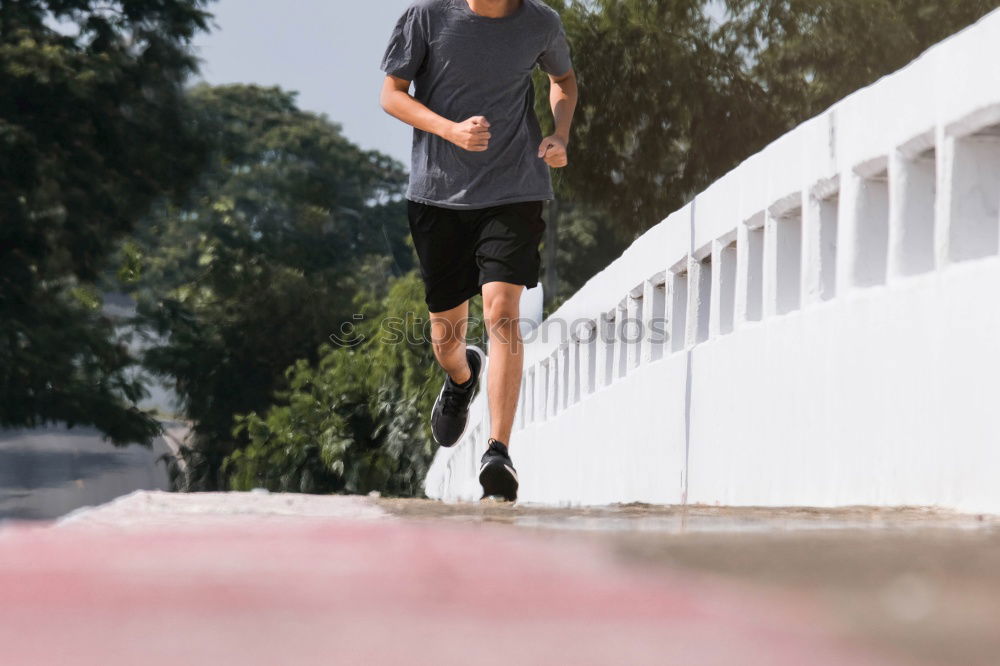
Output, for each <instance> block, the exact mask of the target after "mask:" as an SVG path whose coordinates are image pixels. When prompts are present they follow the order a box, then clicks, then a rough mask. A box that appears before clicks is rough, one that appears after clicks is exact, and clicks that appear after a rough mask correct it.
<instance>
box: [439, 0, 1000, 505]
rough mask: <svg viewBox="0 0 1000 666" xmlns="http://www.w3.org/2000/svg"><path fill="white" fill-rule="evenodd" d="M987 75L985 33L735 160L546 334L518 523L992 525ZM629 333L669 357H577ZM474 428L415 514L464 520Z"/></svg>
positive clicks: (993, 75) (993, 264)
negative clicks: (568, 515) (599, 508)
mask: <svg viewBox="0 0 1000 666" xmlns="http://www.w3.org/2000/svg"><path fill="white" fill-rule="evenodd" d="M998 62H1000V12H994V13H992V14H990V15H989V16H987V17H986V18H984V19H983V20H982V21H980V22H979V23H978V24H976V25H975V26H972V27H971V28H969V29H967V30H965V31H964V32H962V33H960V34H959V35H956V36H955V37H952V38H951V39H949V40H947V41H945V42H943V43H941V44H939V45H938V46H936V47H934V48H933V49H931V50H930V51H928V52H927V53H925V54H924V55H923V56H922V57H920V58H919V59H918V60H917V61H915V62H914V63H912V64H911V65H909V66H908V67H906V68H905V69H903V70H901V71H900V72H897V73H896V74H893V75H891V76H889V77H886V78H884V79H882V80H880V81H878V82H877V83H875V84H874V85H872V86H870V87H868V88H865V89H863V90H861V91H859V92H857V93H855V94H853V95H851V96H850V97H848V98H847V99H845V100H843V101H842V102H840V103H839V104H837V105H836V106H834V107H833V108H831V109H830V110H828V111H827V112H826V113H824V114H822V115H821V116H818V117H816V118H814V119H812V120H810V121H808V122H806V123H805V124H803V125H802V126H800V127H798V128H796V129H795V130H793V131H791V132H789V133H788V134H786V135H785V136H783V137H782V138H780V139H779V140H777V141H776V142H774V143H773V144H772V145H770V146H768V147H767V148H766V149H765V150H764V151H762V152H761V153H759V154H757V155H755V156H754V157H752V158H750V159H748V160H747V161H746V162H744V163H743V164H741V165H740V166H739V167H738V168H736V169H735V170H733V171H732V172H730V173H729V174H728V175H726V176H725V177H723V178H722V179H721V180H719V181H718V182H717V183H715V184H714V185H713V186H712V187H710V188H709V189H708V190H707V191H705V192H703V193H702V194H700V195H698V196H697V197H696V198H695V199H694V201H692V202H691V203H690V204H689V205H687V206H686V207H684V208H683V209H681V210H679V211H677V212H676V213H674V214H673V215H671V216H670V217H668V218H667V219H666V220H664V221H663V222H662V223H660V224H659V225H658V226H656V227H654V228H653V229H651V230H650V231H649V232H647V233H646V234H645V235H643V236H642V237H641V238H639V239H638V240H637V241H636V242H635V243H634V244H633V245H632V246H631V247H630V248H628V250H626V252H625V253H624V254H623V255H622V256H621V258H619V259H618V260H616V261H615V262H614V263H613V264H612V265H611V266H609V267H608V268H607V269H606V270H605V271H603V272H602V273H600V274H599V275H597V276H595V277H594V278H593V279H592V280H590V281H589V282H588V283H587V284H586V285H585V286H584V287H583V288H582V289H581V290H580V291H579V292H578V293H577V294H575V295H574V296H573V297H572V298H571V299H570V300H569V301H567V302H566V303H565V305H563V307H561V308H560V309H559V310H558V311H557V312H556V313H554V314H553V315H552V316H551V317H550V318H549V319H548V320H546V323H545V324H544V325H543V327H542V329H541V331H543V332H544V333H545V335H543V336H542V337H543V338H545V339H535V340H534V341H531V342H530V343H529V344H528V345H526V365H525V376H524V381H523V383H522V388H521V398H522V400H521V407H520V409H519V412H518V415H517V418H516V424H515V434H514V435H513V437H512V447H511V453H512V456H513V458H514V462H515V464H516V466H517V467H518V470H519V474H520V477H521V499H522V500H523V501H527V502H540V503H550V504H561V503H582V504H603V503H614V502H650V503H670V504H676V503H701V504H728V505H813V506H833V505H848V504H870V505H937V506H942V507H949V508H954V509H958V510H967V511H985V512H1000V68H998V67H997V63H998ZM564 322H570V323H571V322H578V323H579V322H583V325H576V326H573V327H572V329H571V330H566V326H565V324H564ZM636 322H640V323H642V324H645V325H646V327H647V328H649V327H651V326H654V325H656V322H665V324H664V325H663V326H662V327H659V328H664V329H665V330H666V333H667V334H666V335H665V336H654V335H649V334H648V330H647V334H646V335H643V336H641V339H640V340H638V341H636V340H635V336H634V335H628V336H622V335H617V336H614V338H615V339H610V336H597V339H594V336H593V335H592V333H593V332H594V331H595V330H597V331H604V332H614V331H618V332H619V333H620V332H621V329H622V328H623V327H624V328H625V329H626V331H631V332H635V331H636V330H637V326H636ZM472 419H473V422H472V424H471V427H470V429H469V431H468V433H467V435H466V436H465V438H464V439H463V440H462V441H461V442H460V443H459V444H458V445H457V446H456V447H455V448H453V449H442V450H440V451H439V452H438V455H437V457H436V459H435V461H434V465H433V466H432V469H431V471H430V473H429V474H428V477H427V481H426V490H427V494H428V495H429V496H431V497H435V498H442V499H448V500H450V499H476V498H478V496H479V493H480V490H479V487H478V483H477V479H476V472H477V467H478V459H479V456H480V455H481V452H482V451H483V450H484V448H485V440H486V437H487V436H488V435H489V433H488V415H487V413H486V405H485V400H484V399H483V397H482V396H481V398H480V399H479V400H478V401H477V403H476V404H475V405H474V407H473V414H472Z"/></svg>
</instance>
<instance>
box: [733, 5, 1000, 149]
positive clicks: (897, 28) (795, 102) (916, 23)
mask: <svg viewBox="0 0 1000 666" xmlns="http://www.w3.org/2000/svg"><path fill="white" fill-rule="evenodd" d="M726 4H727V6H728V8H729V10H730V15H731V19H730V21H729V22H728V23H727V24H726V26H725V27H724V30H723V32H724V35H725V40H726V42H727V43H729V44H731V45H735V46H736V47H737V48H738V49H739V50H740V52H743V53H746V54H747V55H748V57H749V63H750V65H751V68H750V73H751V75H752V77H753V79H754V80H755V81H756V82H757V83H758V84H759V85H760V86H761V89H762V90H764V91H766V93H767V95H768V96H769V97H771V98H772V99H773V100H774V102H775V105H774V110H775V112H776V116H777V118H778V120H780V122H781V125H780V127H779V128H778V130H777V131H778V133H779V134H780V133H783V132H784V131H786V130H787V129H790V128H791V127H793V126H795V125H797V124H798V123H801V122H803V121H804V120H807V119H808V118H811V117H812V116H814V115H816V114H818V113H821V112H822V111H824V110H825V109H827V108H828V107H830V106H831V105H833V104H834V103H835V102H837V101H839V100H840V99H842V98H843V97H846V96H847V95H849V94H851V93H852V92H854V91H855V90H858V89H860V88H863V87H864V86H867V85H868V84H870V83H873V82H875V81H876V80H877V79H878V78H880V77H882V76H885V75H886V74H889V73H892V72H894V71H896V70H898V69H900V68H902V67H903V66H905V65H906V64H907V63H909V62H910V61H911V60H913V59H914V58H916V57H917V56H918V55H920V53H922V52H923V51H925V50H926V49H928V48H930V47H931V46H933V45H934V44H936V43H938V42H940V41H941V40H943V39H945V38H947V37H949V36H950V35H952V34H954V33H956V32H958V31H959V30H961V29H962V28H965V27H966V26H968V25H970V24H972V23H974V22H975V21H976V20H978V19H979V18H981V17H982V16H983V15H985V14H986V13H988V12H990V11H992V10H994V9H996V8H997V7H1000V0H962V1H961V2H949V1H947V0H824V1H822V2H817V1H816V0H728V1H727V3H726Z"/></svg>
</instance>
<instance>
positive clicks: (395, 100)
mask: <svg viewBox="0 0 1000 666" xmlns="http://www.w3.org/2000/svg"><path fill="white" fill-rule="evenodd" d="M382 108H383V109H385V111H386V113H388V114H389V115H391V116H394V117H396V118H399V119H400V120H402V121H403V122H404V123H406V124H407V125H412V126H413V127H416V128H417V129H419V130H423V131H425V132H430V133H431V134H436V135H438V136H441V137H443V136H444V135H445V132H446V131H447V130H448V129H449V128H450V127H451V126H452V125H454V122H452V121H451V120H448V119H447V118H445V117H443V116H440V115H438V114H436V113H434V112H433V111H431V110H430V109H428V108H427V106H425V105H424V104H422V103H421V102H419V101H417V100H416V99H414V98H413V96H412V95H410V94H409V93H406V92H403V91H402V90H392V91H389V92H386V93H385V94H384V95H383V97H382Z"/></svg>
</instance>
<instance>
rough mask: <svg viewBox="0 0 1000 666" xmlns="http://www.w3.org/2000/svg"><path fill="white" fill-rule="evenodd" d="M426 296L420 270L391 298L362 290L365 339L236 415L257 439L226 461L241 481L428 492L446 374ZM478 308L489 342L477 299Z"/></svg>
mask: <svg viewBox="0 0 1000 666" xmlns="http://www.w3.org/2000/svg"><path fill="white" fill-rule="evenodd" d="M423 295H424V294H423V283H422V282H421V280H420V279H419V278H418V277H417V276H416V274H415V273H411V274H410V275H408V276H406V277H404V278H401V279H399V280H396V281H395V282H394V283H393V285H392V288H391V289H390V290H389V293H388V294H387V295H386V296H385V298H382V299H379V298H372V297H370V296H369V295H367V294H366V295H362V296H360V297H359V303H362V304H364V305H363V306H362V307H361V308H360V309H361V310H362V311H363V312H364V315H365V318H364V320H363V323H361V325H360V326H359V327H358V331H357V337H356V338H355V339H357V340H359V344H357V345H351V346H341V347H335V346H332V345H324V346H323V347H322V349H321V350H320V359H319V361H318V362H317V363H309V362H308V361H305V360H301V361H299V362H297V363H296V364H295V365H293V366H292V367H290V368H289V369H288V371H287V374H288V378H289V388H288V390H283V391H279V392H278V394H277V396H276V398H277V401H276V404H275V405H274V406H273V407H271V408H270V409H268V410H267V411H266V412H265V413H263V414H262V415H259V414H257V413H250V414H248V415H246V416H243V417H239V418H238V419H237V426H236V430H237V432H238V433H240V434H246V436H247V437H249V440H250V444H249V446H247V447H246V448H245V449H243V450H240V451H236V452H234V453H233V454H231V455H230V457H229V458H228V460H227V462H226V470H227V472H228V474H229V475H230V481H231V485H232V487H233V488H237V489H244V490H247V489H251V488H255V487H263V488H268V489H269V490H274V491H295V492H347V493H367V492H370V491H372V490H377V491H380V492H382V493H386V494H390V495H399V496H413V495H420V494H422V483H423V479H424V476H426V473H427V467H428V465H429V464H430V460H431V457H432V454H433V451H434V449H435V448H436V447H435V445H434V444H433V440H432V438H431V435H430V430H429V425H428V421H427V415H428V414H429V413H430V409H431V406H432V404H433V401H434V398H435V396H436V395H437V392H438V389H439V388H440V386H441V381H442V378H443V376H442V373H441V371H440V369H438V367H437V366H436V365H435V364H434V361H433V357H432V352H431V349H430V346H429V345H428V344H426V342H425V340H424V337H425V336H426V334H427V331H426V329H425V326H424V324H425V323H426V319H427V315H426V306H425V304H424V300H423ZM473 312H474V314H473V324H472V326H471V328H470V336H471V338H472V339H480V338H481V337H482V325H481V317H480V316H478V315H477V314H476V313H477V312H479V310H478V301H477V307H476V309H474V311H473Z"/></svg>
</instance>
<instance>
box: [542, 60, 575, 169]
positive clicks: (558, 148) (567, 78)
mask: <svg viewBox="0 0 1000 666" xmlns="http://www.w3.org/2000/svg"><path fill="white" fill-rule="evenodd" d="M576 100H577V91H576V73H575V72H574V71H573V69H572V68H570V70H569V71H568V72H566V73H565V74H563V75H561V76H552V75H551V74H550V75H549V104H550V106H551V107H552V120H553V124H554V125H555V131H554V132H553V133H552V134H551V135H550V136H547V137H545V138H544V139H542V143H541V144H540V145H539V146H538V156H539V157H543V158H545V163H546V164H548V165H549V166H550V167H557V168H558V167H564V166H566V165H567V164H568V163H569V159H568V158H567V156H566V147H567V146H568V145H569V130H570V126H571V125H572V124H573V111H574V110H576Z"/></svg>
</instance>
